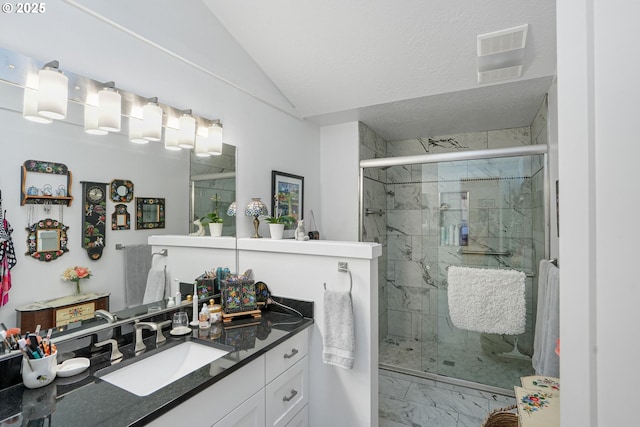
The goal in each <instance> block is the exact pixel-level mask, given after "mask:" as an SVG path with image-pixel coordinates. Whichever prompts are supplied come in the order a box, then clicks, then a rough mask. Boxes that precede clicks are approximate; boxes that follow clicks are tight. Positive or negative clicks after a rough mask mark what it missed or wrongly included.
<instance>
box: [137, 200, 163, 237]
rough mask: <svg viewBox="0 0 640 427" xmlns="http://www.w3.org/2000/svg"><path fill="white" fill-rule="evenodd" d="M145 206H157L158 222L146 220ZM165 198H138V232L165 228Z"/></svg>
mask: <svg viewBox="0 0 640 427" xmlns="http://www.w3.org/2000/svg"><path fill="white" fill-rule="evenodd" d="M145 206H156V207H157V209H158V216H157V221H145V220H144V208H145ZM164 210H165V209H164V198H160V197H136V230H147V229H152V228H164Z"/></svg>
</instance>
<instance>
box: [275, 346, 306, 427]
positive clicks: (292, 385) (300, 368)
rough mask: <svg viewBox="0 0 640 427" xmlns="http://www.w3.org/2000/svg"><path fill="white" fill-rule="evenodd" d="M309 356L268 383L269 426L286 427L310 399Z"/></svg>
mask: <svg viewBox="0 0 640 427" xmlns="http://www.w3.org/2000/svg"><path fill="white" fill-rule="evenodd" d="M308 382H309V368H308V357H307V356H305V357H303V358H302V360H299V361H298V362H297V363H296V364H295V365H293V366H292V367H291V368H289V369H288V370H287V371H285V372H284V373H283V374H282V375H280V376H279V377H278V378H276V379H275V380H273V381H272V382H271V383H269V384H267V387H266V392H267V426H274V427H284V426H286V425H287V423H288V422H289V421H291V420H292V419H293V417H294V416H295V415H296V414H297V413H298V411H299V410H300V409H302V407H303V406H305V405H306V404H307V403H308V400H309V397H308V396H309V384H308Z"/></svg>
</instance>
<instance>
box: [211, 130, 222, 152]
mask: <svg viewBox="0 0 640 427" xmlns="http://www.w3.org/2000/svg"><path fill="white" fill-rule="evenodd" d="M209 154H211V155H212V156H219V155H221V154H222V127H220V126H211V127H210V128H209Z"/></svg>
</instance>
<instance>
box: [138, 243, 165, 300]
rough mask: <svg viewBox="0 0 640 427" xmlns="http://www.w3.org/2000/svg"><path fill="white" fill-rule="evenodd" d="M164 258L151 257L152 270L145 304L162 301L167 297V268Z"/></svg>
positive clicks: (145, 295) (145, 291) (144, 298)
mask: <svg viewBox="0 0 640 427" xmlns="http://www.w3.org/2000/svg"><path fill="white" fill-rule="evenodd" d="M164 258H165V257H163V256H160V255H152V256H151V268H150V269H149V274H148V275H147V286H146V288H145V290H144V297H143V298H142V303H143V304H149V303H152V302H158V301H162V300H163V299H164V297H165V296H166V293H165V292H166V287H167V267H166V265H165V263H164Z"/></svg>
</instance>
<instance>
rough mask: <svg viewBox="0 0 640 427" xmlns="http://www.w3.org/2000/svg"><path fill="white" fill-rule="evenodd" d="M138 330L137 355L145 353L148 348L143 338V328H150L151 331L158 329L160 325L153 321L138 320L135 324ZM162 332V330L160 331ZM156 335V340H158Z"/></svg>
mask: <svg viewBox="0 0 640 427" xmlns="http://www.w3.org/2000/svg"><path fill="white" fill-rule="evenodd" d="M133 326H134V328H135V330H136V338H135V339H136V345H135V354H136V356H137V355H139V354H142V353H144V352H145V351H146V350H147V346H146V345H145V344H144V340H143V339H142V330H143V329H148V330H150V331H157V330H158V325H157V324H155V323H153V322H138V323H136V324H134V325H133ZM160 334H162V332H160ZM157 339H158V338H157V336H156V340H157Z"/></svg>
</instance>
